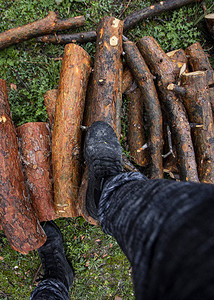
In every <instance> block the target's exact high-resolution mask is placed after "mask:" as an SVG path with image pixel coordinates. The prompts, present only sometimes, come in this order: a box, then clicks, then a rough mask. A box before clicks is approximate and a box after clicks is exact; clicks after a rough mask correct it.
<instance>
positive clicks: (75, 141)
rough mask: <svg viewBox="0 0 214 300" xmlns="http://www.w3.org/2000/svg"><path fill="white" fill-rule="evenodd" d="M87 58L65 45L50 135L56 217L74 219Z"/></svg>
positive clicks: (81, 50) (88, 63)
mask: <svg viewBox="0 0 214 300" xmlns="http://www.w3.org/2000/svg"><path fill="white" fill-rule="evenodd" d="M90 64H91V59H90V56H89V55H88V53H87V52H85V50H83V49H82V48H81V47H80V46H78V45H75V44H68V45H66V46H65V51H64V55H63V60H62V68H61V73H60V80H59V86H58V96H57V103H56V110H55V119H54V127H53V136H52V163H53V178H54V205H55V211H56V213H57V215H58V216H59V217H71V216H77V211H76V204H75V202H76V200H77V196H78V189H79V185H80V180H81V149H80V147H81V129H80V125H81V123H82V118H83V110H84V104H85V94H86V89H87V83H88V78H89V74H90V71H91V66H90Z"/></svg>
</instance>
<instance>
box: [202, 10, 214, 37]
mask: <svg viewBox="0 0 214 300" xmlns="http://www.w3.org/2000/svg"><path fill="white" fill-rule="evenodd" d="M204 18H205V20H206V24H207V28H208V29H209V31H210V34H211V36H212V38H213V39H214V13H212V14H208V15H206V16H205V17H204Z"/></svg>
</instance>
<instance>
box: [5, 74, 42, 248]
mask: <svg viewBox="0 0 214 300" xmlns="http://www.w3.org/2000/svg"><path fill="white" fill-rule="evenodd" d="M0 107H1V111H0V162H1V169H0V219H1V225H2V228H3V230H4V233H5V235H6V237H7V239H8V241H9V243H10V245H11V246H12V248H13V249H15V250H16V251H19V252H21V253H23V254H27V253H28V252H29V251H31V250H34V249H37V248H39V247H40V246H42V244H43V243H44V242H45V240H46V235H45V233H44V231H43V229H42V227H41V226H40V223H39V220H38V219H37V217H36V216H35V214H34V211H33V209H32V206H31V203H30V200H29V198H28V196H27V192H26V189H25V184H24V175H23V173H22V169H21V161H20V156H19V152H18V143H17V138H16V130H15V127H14V125H13V122H12V120H11V117H10V112H9V110H8V107H9V104H8V98H7V87H6V82H5V81H4V80H2V79H1V80H0ZM4 107H5V108H6V109H3V108H4Z"/></svg>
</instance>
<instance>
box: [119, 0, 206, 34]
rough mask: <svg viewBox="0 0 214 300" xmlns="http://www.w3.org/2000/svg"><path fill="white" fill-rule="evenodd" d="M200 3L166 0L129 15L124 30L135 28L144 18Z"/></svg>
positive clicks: (192, 0)
mask: <svg viewBox="0 0 214 300" xmlns="http://www.w3.org/2000/svg"><path fill="white" fill-rule="evenodd" d="M194 2H201V0H166V1H161V2H160V3H156V4H154V5H151V6H149V7H146V8H143V9H142V10H140V11H137V12H134V13H132V14H130V15H129V16H128V17H127V18H125V20H124V30H128V29H130V28H132V27H134V26H136V25H137V24H138V23H139V22H142V21H143V20H145V19H146V18H150V17H154V16H157V15H159V14H161V13H163V12H166V11H170V10H173V9H176V8H180V7H182V6H184V5H187V4H190V3H194Z"/></svg>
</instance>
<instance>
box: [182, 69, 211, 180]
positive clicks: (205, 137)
mask: <svg viewBox="0 0 214 300" xmlns="http://www.w3.org/2000/svg"><path fill="white" fill-rule="evenodd" d="M181 83H182V86H183V87H185V88H186V94H185V95H184V96H183V101H184V103H185V106H186V109H187V112H188V116H189V121H190V122H191V123H192V124H195V126H192V134H193V143H194V148H195V154H196V160H197V167H198V176H199V179H200V181H201V182H206V183H214V125H213V118H212V110H211V105H210V101H209V89H208V86H207V75H206V71H196V72H192V73H183V74H182V76H181Z"/></svg>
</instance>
